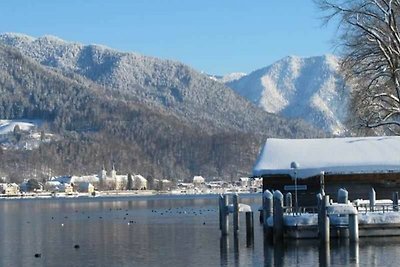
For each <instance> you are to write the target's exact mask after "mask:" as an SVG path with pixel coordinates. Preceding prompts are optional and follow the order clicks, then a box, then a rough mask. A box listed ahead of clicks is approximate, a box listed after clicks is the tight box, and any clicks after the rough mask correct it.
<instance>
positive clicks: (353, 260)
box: [0, 195, 400, 267]
mask: <svg viewBox="0 0 400 267" xmlns="http://www.w3.org/2000/svg"><path fill="white" fill-rule="evenodd" d="M217 197H218V196H217V195H197V196H167V195H161V196H147V197H140V196H138V197H124V198H118V197H107V198H97V197H96V198H69V199H61V198H60V199H22V200H11V199H7V200H0V238H1V239H0V266H164V267H166V266H178V267H179V266H327V265H330V266H398V265H399V263H400V238H368V239H366V238H361V239H360V242H359V244H357V245H352V244H350V243H349V242H348V241H347V240H332V241H331V243H330V246H329V247H328V248H327V247H324V246H320V244H319V242H318V240H300V241H290V242H286V243H285V244H284V245H282V246H275V247H274V246H272V245H270V244H269V243H268V242H265V241H264V239H263V235H262V226H261V225H260V224H259V222H258V214H257V215H256V214H255V217H254V222H255V229H254V243H248V242H247V240H246V231H245V228H244V226H245V218H244V215H240V226H241V230H240V231H239V234H238V236H237V238H234V236H233V234H232V233H230V234H229V236H228V237H227V238H221V234H220V231H219V223H218V198H217ZM240 202H241V203H245V204H248V205H251V206H252V208H253V210H257V209H258V207H259V206H260V205H261V196H260V195H244V196H241V197H240ZM231 228H232V227H231ZM230 230H231V229H230ZM75 245H79V248H75ZM37 253H39V254H41V255H40V257H35V254H37Z"/></svg>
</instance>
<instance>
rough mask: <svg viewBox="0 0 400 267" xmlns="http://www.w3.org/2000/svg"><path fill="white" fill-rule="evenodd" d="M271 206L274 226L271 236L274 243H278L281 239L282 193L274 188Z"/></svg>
mask: <svg viewBox="0 0 400 267" xmlns="http://www.w3.org/2000/svg"><path fill="white" fill-rule="evenodd" d="M273 199H274V201H273V206H274V215H273V220H274V226H273V238H274V243H280V242H282V241H283V230H284V229H283V195H282V193H281V192H280V191H279V190H276V191H275V192H274V195H273Z"/></svg>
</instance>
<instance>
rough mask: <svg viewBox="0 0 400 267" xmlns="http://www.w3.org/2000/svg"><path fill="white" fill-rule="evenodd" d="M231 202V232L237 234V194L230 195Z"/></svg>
mask: <svg viewBox="0 0 400 267" xmlns="http://www.w3.org/2000/svg"><path fill="white" fill-rule="evenodd" d="M232 202H233V232H234V233H235V234H237V232H238V231H239V196H238V194H234V195H233V196H232Z"/></svg>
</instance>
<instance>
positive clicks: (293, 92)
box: [227, 55, 350, 135]
mask: <svg viewBox="0 0 400 267" xmlns="http://www.w3.org/2000/svg"><path fill="white" fill-rule="evenodd" d="M227 85H228V86H229V87H231V88H232V89H233V90H235V91H236V92H238V93H239V94H240V95H242V96H243V97H245V98H247V99H248V100H250V101H251V102H253V103H254V104H256V105H257V106H259V107H261V108H263V109H264V110H265V111H267V112H271V113H274V114H279V115H281V116H284V117H287V118H302V119H304V120H305V121H307V122H309V123H310V124H312V125H314V126H315V127H317V128H319V129H324V130H325V131H326V132H329V133H331V134H335V135H342V134H344V132H345V131H346V128H345V125H344V124H345V121H346V118H347V106H348V98H349V93H350V90H349V88H347V87H346V86H345V83H344V81H343V78H342V77H341V75H340V74H339V70H338V58H337V57H335V56H333V55H324V56H319V57H309V58H301V57H297V56H288V57H285V58H283V59H281V60H279V61H277V62H275V63H273V64H271V65H269V66H266V67H264V68H260V69H257V70H255V71H253V72H251V73H250V74H248V75H246V76H244V77H242V78H240V79H238V80H235V81H232V82H228V83H227Z"/></svg>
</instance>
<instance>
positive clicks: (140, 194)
mask: <svg viewBox="0 0 400 267" xmlns="http://www.w3.org/2000/svg"><path fill="white" fill-rule="evenodd" d="M235 193H237V194H239V195H241V196H256V195H259V194H260V193H259V192H249V191H247V192H243V191H242V192H189V193H178V192H172V191H154V190H143V191H135V192H126V191H100V192H96V195H94V196H93V195H91V194H90V193H74V194H65V193H57V194H56V195H54V194H53V193H48V192H46V193H29V194H21V195H13V196H8V195H0V201H4V200H68V199H71V200H72V199H75V200H77V199H82V200H83V199H85V200H102V199H116V198H120V199H124V198H149V197H168V198H173V197H185V196H187V197H208V196H218V195H219V194H235Z"/></svg>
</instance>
